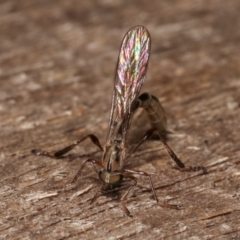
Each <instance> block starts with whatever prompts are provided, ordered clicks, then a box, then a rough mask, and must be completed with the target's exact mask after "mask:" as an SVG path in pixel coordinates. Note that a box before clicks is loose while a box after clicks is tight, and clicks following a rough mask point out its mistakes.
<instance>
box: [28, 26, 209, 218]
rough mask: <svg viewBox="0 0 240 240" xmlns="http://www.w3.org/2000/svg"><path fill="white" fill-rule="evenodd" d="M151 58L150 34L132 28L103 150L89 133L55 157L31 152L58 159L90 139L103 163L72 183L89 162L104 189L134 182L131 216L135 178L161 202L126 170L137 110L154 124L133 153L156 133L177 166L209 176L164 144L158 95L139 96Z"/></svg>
mask: <svg viewBox="0 0 240 240" xmlns="http://www.w3.org/2000/svg"><path fill="white" fill-rule="evenodd" d="M149 56H150V35H149V33H148V31H147V29H146V28H145V27H143V26H136V27H133V28H132V29H130V30H129V31H128V32H127V33H126V35H125V37H124V38H123V41H122V45H121V48H120V53H119V57H118V62H117V68H116V76H115V82H114V89H113V95H112V106H111V113H110V120H109V129H108V134H107V140H106V144H105V145H104V148H103V147H102V146H101V144H100V142H99V140H98V138H97V137H96V136H95V135H93V134H89V135H87V136H85V137H83V138H81V139H80V140H78V141H76V142H75V143H73V144H71V145H70V146H68V147H66V148H64V149H62V150H60V151H57V152H55V153H54V154H53V155H52V154H50V153H48V152H45V151H42V150H38V149H34V150H32V153H34V154H35V155H41V156H49V157H55V158H58V157H61V156H62V155H64V154H66V153H67V152H69V151H70V150H72V149H73V148H75V147H76V146H77V145H78V144H80V143H81V142H82V141H84V140H85V139H87V138H90V139H91V141H92V142H93V143H94V144H95V145H96V146H97V147H99V148H100V150H101V151H102V152H103V154H102V160H101V161H100V160H96V159H92V158H90V159H87V160H86V161H85V162H84V163H83V164H82V166H81V168H80V170H79V171H78V173H77V174H76V176H75V177H74V179H73V181H72V182H75V181H76V180H77V179H78V177H79V176H80V175H81V173H82V171H83V169H84V167H85V165H86V164H87V163H90V164H91V165H92V166H93V169H94V170H95V171H96V172H97V173H98V175H99V178H100V180H101V181H102V183H103V185H104V186H110V187H114V186H116V185H119V184H120V183H121V182H122V181H123V179H130V180H132V182H133V183H132V185H131V186H130V188H129V189H128V191H127V192H126V193H125V194H124V195H123V196H122V198H121V205H122V208H123V211H124V212H125V213H126V214H127V215H128V216H131V215H130V212H129V210H128V209H127V207H126V205H125V203H126V200H127V197H128V196H129V193H130V192H131V190H132V189H133V188H134V187H135V186H136V185H137V178H136V177H135V176H136V175H141V176H144V177H146V178H148V180H149V183H150V186H151V189H152V193H153V196H154V198H155V200H156V201H157V202H158V198H157V195H156V192H155V189H154V187H153V183H152V179H151V176H150V175H149V174H148V173H146V172H143V171H135V170H130V169H126V168H124V161H125V159H126V151H125V149H126V147H125V146H126V136H127V131H128V129H129V125H130V123H131V120H132V116H133V114H134V112H135V111H136V109H137V108H144V109H145V111H146V112H147V115H148V118H149V120H150V123H151V129H150V130H148V131H147V132H146V133H145V135H144V136H143V138H142V140H141V141H140V142H139V143H138V144H137V146H136V147H135V148H134V149H133V151H132V152H134V151H135V150H136V149H137V148H138V147H139V146H140V145H141V144H142V143H143V142H144V141H145V140H147V139H149V138H151V136H152V135H153V134H154V133H155V134H156V133H157V134H158V136H159V139H160V141H161V142H162V143H163V145H164V147H165V148H166V150H167V152H168V154H169V155H170V157H171V158H172V159H173V161H174V162H175V163H176V166H177V168H178V169H179V170H181V171H199V170H202V171H203V173H207V171H206V169H205V168H204V167H202V166H189V167H185V165H184V164H183V163H182V162H181V160H180V159H179V158H178V157H177V155H176V154H175V153H174V152H173V151H172V149H171V148H170V147H169V146H168V144H167V143H166V141H165V138H164V135H165V133H166V123H167V121H166V116H165V112H164V109H163V107H162V105H161V103H160V102H159V100H158V99H157V98H156V97H155V96H153V95H151V94H149V93H143V94H141V95H140V96H139V92H140V89H141V86H142V84H143V81H144V79H145V76H146V72H147V67H148V60H149ZM132 152H131V153H132ZM129 155H130V154H129ZM96 165H97V166H100V168H101V170H100V171H98V170H97V168H96Z"/></svg>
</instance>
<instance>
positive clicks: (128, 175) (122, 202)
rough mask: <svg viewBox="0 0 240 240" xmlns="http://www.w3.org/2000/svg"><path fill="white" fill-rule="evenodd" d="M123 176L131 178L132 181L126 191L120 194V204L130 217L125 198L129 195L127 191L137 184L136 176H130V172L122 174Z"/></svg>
mask: <svg viewBox="0 0 240 240" xmlns="http://www.w3.org/2000/svg"><path fill="white" fill-rule="evenodd" d="M123 177H124V178H128V179H131V180H132V181H133V184H132V186H131V187H130V188H129V189H128V191H127V192H126V193H125V194H124V195H123V196H122V198H121V205H122V209H123V211H124V212H125V213H126V215H127V216H129V217H132V215H131V213H130V211H129V210H128V208H127V207H126V203H125V202H126V200H127V197H128V195H129V193H130V192H131V191H132V190H133V188H134V187H135V186H136V185H137V178H136V177H134V176H131V175H130V174H123Z"/></svg>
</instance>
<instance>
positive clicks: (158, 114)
mask: <svg viewBox="0 0 240 240" xmlns="http://www.w3.org/2000/svg"><path fill="white" fill-rule="evenodd" d="M137 103H138V104H137V105H138V107H142V108H144V109H145V111H146V112H147V114H148V118H149V120H150V122H151V125H152V129H150V130H149V131H147V132H146V134H145V136H144V137H143V140H142V141H141V142H140V143H139V144H138V145H137V147H139V146H140V145H141V144H142V143H143V141H145V140H146V139H148V138H150V137H151V136H152V134H153V132H154V131H156V132H157V133H158V135H159V137H160V140H161V141H162V143H163V145H164V147H165V148H166V150H167V152H168V154H169V155H170V157H171V158H172V160H173V161H174V162H175V163H176V165H177V168H178V169H179V170H180V171H194V172H195V171H200V170H202V172H203V173H204V174H206V173H207V170H206V168H205V167H203V166H187V167H185V165H184V163H183V162H182V161H181V160H180V159H179V158H178V157H177V155H176V154H175V153H174V152H173V150H172V149H171V148H170V147H169V146H168V144H167V142H166V140H165V139H164V135H165V133H166V125H167V119H166V115H165V111H164V109H163V107H162V105H161V103H160V102H159V100H158V99H157V98H156V97H155V96H153V95H151V94H149V93H143V94H141V95H140V96H139V98H138V100H137ZM137 147H136V148H137ZM136 148H135V149H136ZM135 149H134V150H135Z"/></svg>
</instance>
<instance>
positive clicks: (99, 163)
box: [71, 159, 103, 183]
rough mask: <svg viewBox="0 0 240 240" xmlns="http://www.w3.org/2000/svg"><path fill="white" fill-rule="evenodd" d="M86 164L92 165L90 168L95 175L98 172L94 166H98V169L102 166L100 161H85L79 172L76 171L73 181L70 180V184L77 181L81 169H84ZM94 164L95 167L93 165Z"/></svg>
mask: <svg viewBox="0 0 240 240" xmlns="http://www.w3.org/2000/svg"><path fill="white" fill-rule="evenodd" d="M87 163H91V165H92V167H93V169H94V171H95V172H96V173H98V170H97V168H96V167H95V165H98V166H100V167H103V165H102V163H101V162H100V161H97V160H95V159H87V160H86V161H85V162H84V163H83V164H82V166H81V168H80V170H79V171H78V173H77V174H76V176H75V177H74V178H73V180H72V182H71V183H74V182H76V181H77V179H78V178H79V177H80V175H81V174H82V171H83V169H84V167H85V166H86V164H87ZM94 164H95V165H94Z"/></svg>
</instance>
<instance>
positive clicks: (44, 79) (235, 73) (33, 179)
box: [0, 0, 240, 240]
mask: <svg viewBox="0 0 240 240" xmlns="http://www.w3.org/2000/svg"><path fill="white" fill-rule="evenodd" d="M239 12H240V2H239V1H237V0H232V1H224V0H213V1H207V0H200V1H187V0H183V1H176V0H175V1H168V0H163V1H158V0H153V1H151V2H149V1H148V2H146V1H142V0H140V1H106V0H104V1H103V0H102V1H96V0H95V1H76V0H69V1H63V0H59V1H53V0H52V1H40V0H39V1H38V0H19V1H14V0H8V1H4V0H3V1H1V2H0V137H1V138H0V139H1V140H0V182H1V186H0V212H1V218H0V239H104V240H105V239H145V240H147V239H240V217H239V216H240V203H239V202H240V201H239V200H240V194H239V192H240V169H239V168H240V167H239V166H240V160H239V157H240V147H239V140H240V125H239V122H240V111H239V108H240V17H239ZM138 24H142V25H144V26H145V27H147V29H148V30H149V32H150V34H151V37H152V50H151V58H150V63H149V69H148V75H147V79H146V82H145V83H144V87H143V91H148V92H150V93H152V94H154V95H155V96H157V97H158V98H159V99H160V100H161V102H162V104H163V106H164V107H165V110H166V112H167V116H168V126H169V131H171V132H172V134H169V140H168V143H169V145H170V146H172V148H173V149H174V151H175V152H176V153H177V154H178V155H179V156H180V158H181V159H182V161H183V162H184V163H185V164H186V165H204V166H205V167H206V168H207V170H208V172H209V173H208V174H207V175H201V174H200V173H181V172H179V171H177V170H175V169H174V168H173V167H172V162H171V159H170V158H169V157H168V155H167V153H166V152H165V150H164V149H163V146H162V145H161V144H160V143H159V142H158V141H149V142H147V143H145V144H144V145H143V146H141V147H140V149H139V150H138V151H137V152H136V153H135V154H133V156H132V157H131V158H129V159H127V161H126V166H127V167H128V168H130V169H138V170H143V171H146V172H148V173H149V174H151V176H152V179H153V182H154V185H155V187H156V192H157V195H158V197H159V199H160V201H161V202H163V201H168V200H169V203H171V204H179V205H181V206H182V207H183V209H182V210H179V211H178V210H173V209H166V208H161V207H160V206H158V205H157V204H156V202H155V201H154V199H153V198H152V194H151V190H150V187H149V184H148V181H147V179H143V178H140V179H139V183H138V186H137V188H135V190H134V191H133V193H132V195H131V197H130V198H129V200H128V203H127V206H128V208H129V210H130V211H131V213H132V215H133V218H129V217H126V216H125V215H124V213H123V211H122V210H121V207H120V205H119V198H120V196H121V195H122V194H123V193H124V192H125V191H126V187H127V186H128V183H126V186H123V189H120V190H119V191H118V192H116V193H115V194H113V195H111V196H108V195H107V196H101V197H99V198H98V199H97V201H96V202H95V203H94V204H92V205H90V200H91V198H92V197H93V196H94V194H95V192H96V191H97V189H98V188H99V186H100V182H99V181H98V178H97V176H96V174H95V173H94V171H92V169H91V166H89V168H88V167H87V168H86V170H85V171H84V173H83V177H82V178H81V179H79V180H78V181H77V183H76V184H75V185H71V184H70V182H71V180H72V178H73V177H74V175H75V174H76V172H77V171H78V169H79V167H80V166H81V163H82V162H83V161H84V160H85V159H87V157H88V156H90V155H93V156H94V157H96V158H101V153H100V152H98V151H97V149H96V147H94V146H93V145H92V144H90V142H84V143H83V144H82V145H80V146H79V147H78V148H77V149H76V150H74V151H73V152H71V154H69V155H67V156H66V157H64V158H62V159H50V158H47V157H37V156H34V155H31V150H32V149H34V148H41V149H45V150H49V151H55V150H58V149H61V148H62V147H64V146H67V145H68V144H70V143H72V142H74V141H75V140H77V139H79V138H81V137H82V136H84V135H86V134H88V133H95V134H96V135H97V136H98V137H99V139H100V140H101V142H102V144H104V140H105V137H106V133H107V127H108V125H107V124H108V117H109V111H110V100H111V92H112V88H113V86H112V84H113V77H114V70H115V64H116V61H117V56H118V50H119V46H120V43H121V40H122V38H123V36H124V34H125V33H126V32H127V30H128V29H130V28H131V27H132V26H134V25H138ZM145 120H146V119H145V117H144V116H142V115H141V114H140V112H139V113H137V114H136V116H135V119H134V123H133V124H132V127H131V131H130V133H129V145H128V146H129V148H131V147H133V146H134V144H135V143H136V142H137V141H138V140H139V139H140V138H141V136H142V135H143V134H144V130H145V129H147V128H148V123H146V121H145Z"/></svg>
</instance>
